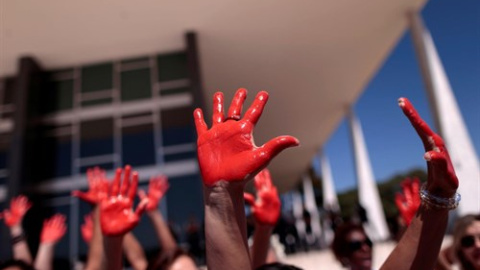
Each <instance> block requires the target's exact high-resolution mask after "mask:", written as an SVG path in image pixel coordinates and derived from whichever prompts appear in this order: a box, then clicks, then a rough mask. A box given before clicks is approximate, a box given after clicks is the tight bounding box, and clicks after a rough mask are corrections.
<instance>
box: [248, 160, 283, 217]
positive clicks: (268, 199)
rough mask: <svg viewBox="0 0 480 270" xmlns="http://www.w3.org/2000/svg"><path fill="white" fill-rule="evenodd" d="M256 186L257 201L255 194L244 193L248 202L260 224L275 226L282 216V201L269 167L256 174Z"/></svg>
mask: <svg viewBox="0 0 480 270" xmlns="http://www.w3.org/2000/svg"><path fill="white" fill-rule="evenodd" d="M255 188H256V190H257V197H258V199H257V200H256V201H255V197H254V196H253V195H251V194H248V193H245V194H244V198H245V200H246V202H247V203H248V204H250V205H252V206H253V207H252V208H253V215H254V217H255V220H256V221H257V222H258V223H260V224H264V225H270V226H275V224H276V223H277V220H278V218H279V217H280V208H281V203H280V199H279V197H278V192H277V188H276V187H275V186H274V185H273V183H272V179H271V177H270V172H269V171H268V169H264V170H262V171H261V172H260V173H258V174H257V175H256V176H255Z"/></svg>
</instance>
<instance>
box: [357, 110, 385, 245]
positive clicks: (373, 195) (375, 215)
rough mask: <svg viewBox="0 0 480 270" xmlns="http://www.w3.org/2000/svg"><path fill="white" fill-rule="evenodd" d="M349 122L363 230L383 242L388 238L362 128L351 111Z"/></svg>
mask: <svg viewBox="0 0 480 270" xmlns="http://www.w3.org/2000/svg"><path fill="white" fill-rule="evenodd" d="M349 120H350V121H349V123H350V132H351V137H352V143H353V149H354V157H355V169H356V172H357V182H358V198H359V201H360V204H361V205H362V207H363V208H365V210H366V211H367V218H368V225H367V226H366V227H365V229H366V231H367V233H368V234H369V236H370V237H371V238H372V239H373V240H377V241H378V240H385V239H387V238H388V236H389V232H388V227H387V223H386V220H385V214H384V213H383V207H382V202H381V200H380V195H379V193H378V188H377V185H376V182H375V178H374V177H373V172H372V167H371V165H370V159H369V157H368V152H367V147H366V145H365V140H364V139H363V132H362V127H361V126H360V123H359V122H358V120H357V119H356V117H355V115H354V114H353V111H350V112H349Z"/></svg>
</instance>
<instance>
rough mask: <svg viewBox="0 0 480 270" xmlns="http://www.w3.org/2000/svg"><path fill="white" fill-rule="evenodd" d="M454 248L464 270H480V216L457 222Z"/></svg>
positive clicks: (454, 231) (467, 216)
mask: <svg viewBox="0 0 480 270" xmlns="http://www.w3.org/2000/svg"><path fill="white" fill-rule="evenodd" d="M453 247H454V252H455V254H454V255H455V257H456V258H457V259H458V261H459V262H460V264H461V266H462V268H463V269H465V270H470V269H476V270H479V269H480V215H466V216H464V217H461V218H459V219H458V220H457V222H456V223H455V226H454V229H453Z"/></svg>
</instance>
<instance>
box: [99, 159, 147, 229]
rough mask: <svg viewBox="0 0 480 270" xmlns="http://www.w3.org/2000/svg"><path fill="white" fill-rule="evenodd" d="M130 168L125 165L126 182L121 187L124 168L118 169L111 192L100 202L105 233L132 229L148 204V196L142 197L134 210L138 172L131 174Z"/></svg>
mask: <svg viewBox="0 0 480 270" xmlns="http://www.w3.org/2000/svg"><path fill="white" fill-rule="evenodd" d="M130 169H131V168H130V166H128V165H127V166H125V174H124V179H123V182H124V183H122V185H121V187H120V178H121V174H122V169H120V168H119V169H117V171H116V174H115V179H114V180H113V182H112V186H111V193H110V195H109V197H107V198H106V199H104V200H102V202H101V204H100V225H101V227H102V233H103V234H104V235H107V236H119V235H124V234H126V233H127V232H129V231H131V230H132V229H133V228H134V227H135V226H136V225H137V224H138V222H139V219H140V216H141V214H142V213H143V211H144V210H145V207H146V206H147V204H148V199H147V198H144V199H142V200H141V201H140V203H139V205H138V206H137V209H136V211H135V212H133V209H132V206H133V200H134V199H135V194H136V192H137V186H138V173H137V172H133V173H132V174H130ZM130 178H131V179H130ZM125 182H127V183H125Z"/></svg>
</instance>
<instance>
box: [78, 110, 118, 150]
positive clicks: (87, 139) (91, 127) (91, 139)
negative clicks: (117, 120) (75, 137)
mask: <svg viewBox="0 0 480 270" xmlns="http://www.w3.org/2000/svg"><path fill="white" fill-rule="evenodd" d="M80 138H81V144H80V156H81V157H90V156H98V155H105V154H111V153H113V119H111V118H108V119H100V120H93V121H89V122H83V123H81V127H80Z"/></svg>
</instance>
